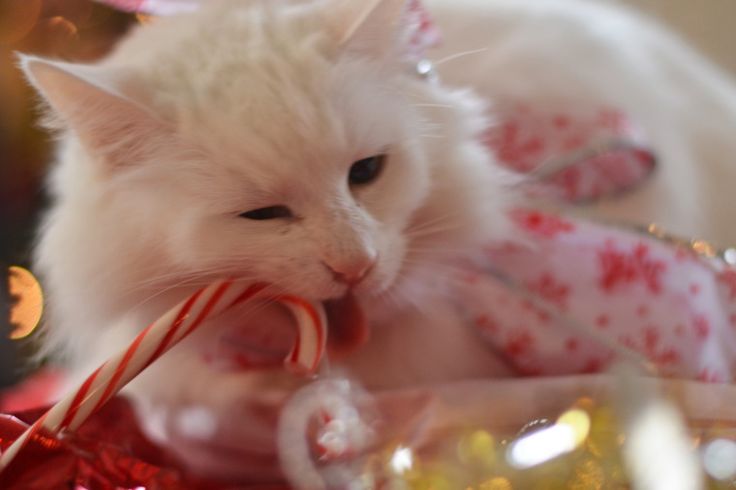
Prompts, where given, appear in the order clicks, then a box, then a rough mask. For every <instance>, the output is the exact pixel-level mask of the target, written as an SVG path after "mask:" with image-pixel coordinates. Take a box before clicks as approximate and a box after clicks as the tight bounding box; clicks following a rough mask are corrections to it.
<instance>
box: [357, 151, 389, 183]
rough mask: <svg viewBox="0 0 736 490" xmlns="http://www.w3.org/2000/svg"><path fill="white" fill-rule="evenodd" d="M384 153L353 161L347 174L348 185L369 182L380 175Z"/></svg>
mask: <svg viewBox="0 0 736 490" xmlns="http://www.w3.org/2000/svg"><path fill="white" fill-rule="evenodd" d="M385 161H386V155H375V156H372V157H368V158H364V159H362V160H358V161H357V162H355V163H353V165H352V166H351V167H350V173H349V174H348V181H349V182H350V185H365V184H370V183H371V182H373V181H374V180H376V179H377V178H378V176H379V175H381V170H383V164H384V162H385Z"/></svg>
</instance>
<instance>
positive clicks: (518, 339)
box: [504, 330, 535, 357]
mask: <svg viewBox="0 0 736 490" xmlns="http://www.w3.org/2000/svg"><path fill="white" fill-rule="evenodd" d="M534 341H535V339H534V336H533V335H532V334H531V333H529V332H528V331H526V330H518V331H515V332H511V334H510V335H509V337H508V339H507V340H506V345H505V346H504V351H505V352H506V354H508V355H509V356H511V357H522V356H525V355H527V354H529V353H530V351H532V350H533V349H534Z"/></svg>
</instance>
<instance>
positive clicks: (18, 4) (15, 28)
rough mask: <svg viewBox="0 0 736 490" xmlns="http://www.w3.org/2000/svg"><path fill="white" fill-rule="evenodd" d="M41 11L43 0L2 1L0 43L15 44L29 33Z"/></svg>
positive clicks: (0, 9)
mask: <svg viewBox="0 0 736 490" xmlns="http://www.w3.org/2000/svg"><path fill="white" fill-rule="evenodd" d="M40 13H41V0H6V1H5V2H0V44H13V43H16V42H18V41H20V40H21V39H23V38H24V37H26V35H28V33H29V32H31V30H32V29H33V27H34V26H35V25H36V22H37V21H38V16H39V14H40Z"/></svg>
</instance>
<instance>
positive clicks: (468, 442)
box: [457, 430, 496, 467]
mask: <svg viewBox="0 0 736 490" xmlns="http://www.w3.org/2000/svg"><path fill="white" fill-rule="evenodd" d="M457 456H458V459H459V460H460V461H461V462H462V463H464V464H466V465H482V466H484V467H492V466H493V465H494V463H495V461H496V440H495V439H494V438H493V436H492V435H491V434H490V433H489V432H486V431H484V430H476V431H474V432H471V433H470V434H468V435H467V436H465V437H463V438H462V439H460V442H459V443H458V445H457Z"/></svg>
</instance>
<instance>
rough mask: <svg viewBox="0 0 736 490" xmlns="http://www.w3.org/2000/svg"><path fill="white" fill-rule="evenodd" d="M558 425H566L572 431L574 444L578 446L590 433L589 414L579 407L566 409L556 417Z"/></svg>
mask: <svg viewBox="0 0 736 490" xmlns="http://www.w3.org/2000/svg"><path fill="white" fill-rule="evenodd" d="M557 423H558V424H560V425H566V426H568V427H570V428H571V429H572V431H573V434H574V437H575V446H576V447H578V446H580V445H581V444H582V443H583V442H585V439H587V438H588V434H589V433H590V416H589V415H588V412H586V411H585V410H580V409H573V410H568V411H567V412H565V413H563V414H562V415H560V418H558V419H557Z"/></svg>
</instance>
